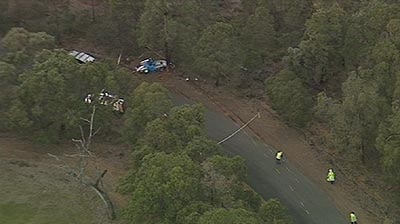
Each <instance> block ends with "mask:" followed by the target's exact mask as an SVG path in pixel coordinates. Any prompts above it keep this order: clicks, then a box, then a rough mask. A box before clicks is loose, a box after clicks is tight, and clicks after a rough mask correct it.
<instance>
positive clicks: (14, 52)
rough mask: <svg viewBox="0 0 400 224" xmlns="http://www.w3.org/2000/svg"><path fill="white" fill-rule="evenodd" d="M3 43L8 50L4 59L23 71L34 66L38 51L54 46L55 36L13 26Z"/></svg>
mask: <svg viewBox="0 0 400 224" xmlns="http://www.w3.org/2000/svg"><path fill="white" fill-rule="evenodd" d="M1 44H2V45H3V46H4V48H5V49H6V50H7V51H6V52H7V54H6V55H5V56H4V61H6V62H8V63H10V64H13V65H14V66H15V67H16V68H17V69H18V70H19V71H23V70H24V69H27V68H29V67H30V66H32V64H33V59H34V56H35V54H36V53H38V52H39V51H41V50H42V49H52V48H54V37H53V36H50V35H48V34H46V33H44V32H38V33H30V32H28V31H27V30H25V29H24V28H12V29H11V30H10V31H9V32H8V33H7V34H6V35H5V36H4V37H3V38H2V39H1Z"/></svg>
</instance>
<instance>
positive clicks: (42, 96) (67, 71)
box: [4, 50, 134, 143]
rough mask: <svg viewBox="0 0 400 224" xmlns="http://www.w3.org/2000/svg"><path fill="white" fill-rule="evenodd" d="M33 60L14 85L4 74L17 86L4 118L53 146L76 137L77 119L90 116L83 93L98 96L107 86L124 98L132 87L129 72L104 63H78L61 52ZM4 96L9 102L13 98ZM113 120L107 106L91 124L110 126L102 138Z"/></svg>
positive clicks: (100, 108) (99, 111)
mask: <svg viewBox="0 0 400 224" xmlns="http://www.w3.org/2000/svg"><path fill="white" fill-rule="evenodd" d="M33 61H34V65H33V68H32V69H31V70H27V71H26V72H24V73H22V74H21V75H20V76H19V79H18V82H17V81H16V77H13V76H15V75H13V74H11V77H10V74H9V75H8V76H9V77H10V83H11V84H13V85H18V93H17V97H16V98H17V99H15V100H13V102H12V103H11V104H10V108H9V110H8V112H7V115H6V119H7V120H8V121H7V124H8V125H7V126H8V127H9V128H10V129H12V130H15V131H19V132H22V133H32V132H33V133H35V134H34V136H33V137H34V138H35V139H36V140H37V141H40V142H45V143H46V142H57V141H58V140H60V139H64V138H71V137H72V136H76V134H77V132H78V131H79V129H78V126H79V124H80V121H79V118H80V117H86V116H87V115H88V114H89V113H90V109H89V107H87V106H85V105H84V102H83V98H84V97H85V96H86V94H87V93H96V94H97V93H98V92H99V91H100V90H101V89H102V88H104V87H106V88H110V89H109V91H110V92H112V93H114V94H117V93H121V94H122V95H124V94H125V93H127V92H128V90H127V89H128V88H132V87H133V86H132V85H134V84H133V83H132V82H131V81H130V80H131V78H130V74H129V73H128V72H126V71H124V70H120V69H115V67H114V66H112V65H110V64H107V63H94V64H85V65H79V64H78V63H77V62H76V61H75V59H74V58H73V57H71V56H69V55H68V54H67V52H65V51H62V50H55V51H48V50H44V51H42V52H40V53H39V54H38V55H37V57H36V58H35V59H34V60H33ZM7 67H8V68H9V69H7V70H9V71H8V73H10V72H11V73H12V70H13V69H12V66H7ZM7 67H4V69H6V68H7ZM14 74H15V73H14ZM117 76H118V77H117ZM104 80H105V84H104ZM109 80H114V81H112V82H111V81H109ZM110 83H113V84H110ZM120 83H123V84H120ZM9 89H10V88H8V90H9ZM113 90H115V91H113ZM117 90H119V91H117ZM8 98H9V99H13V98H14V96H13V95H11V96H9V97H8ZM112 118H114V115H113V113H112V109H111V108H109V107H99V108H98V109H97V113H96V121H95V122H96V123H99V125H100V124H101V125H104V126H107V127H109V128H110V129H109V130H108V133H107V135H105V134H106V133H103V134H104V136H111V135H112V134H111V133H115V132H114V130H112V127H113V125H112V120H113V119H112ZM117 130H118V129H117Z"/></svg>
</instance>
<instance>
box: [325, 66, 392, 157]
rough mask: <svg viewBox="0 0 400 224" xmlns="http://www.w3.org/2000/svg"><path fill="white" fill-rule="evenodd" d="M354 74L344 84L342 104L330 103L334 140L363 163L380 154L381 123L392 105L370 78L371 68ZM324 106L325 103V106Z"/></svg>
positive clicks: (338, 145)
mask: <svg viewBox="0 0 400 224" xmlns="http://www.w3.org/2000/svg"><path fill="white" fill-rule="evenodd" d="M358 73H359V74H355V73H353V74H351V75H350V77H349V78H348V80H347V81H346V82H345V83H343V86H342V89H343V99H342V103H337V104H335V105H330V108H331V110H332V112H331V113H332V114H333V117H332V119H330V125H331V127H332V141H333V143H334V145H335V146H336V147H337V148H339V149H342V150H343V151H344V152H346V153H348V155H353V156H352V157H350V158H353V160H355V159H358V158H360V159H361V160H362V161H363V162H365V161H366V159H367V158H370V157H371V156H373V155H374V154H376V152H375V150H374V145H375V139H376V137H377V130H378V126H379V124H380V122H382V120H383V119H384V118H385V116H386V115H387V114H388V104H387V103H386V102H385V100H384V98H382V97H381V96H379V95H378V93H377V87H376V85H374V84H373V83H371V82H368V81H367V80H368V79H367V78H363V77H368V76H370V71H368V70H362V71H359V72H358ZM321 108H323V106H322V105H321Z"/></svg>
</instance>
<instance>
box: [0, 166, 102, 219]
mask: <svg viewBox="0 0 400 224" xmlns="http://www.w3.org/2000/svg"><path fill="white" fill-rule="evenodd" d="M43 168H44V167H41V168H39V167H38V168H37V167H18V166H17V165H9V164H7V163H2V161H1V159H0V170H5V172H2V173H0V224H19V223H21V224H97V223H104V222H102V221H99V219H98V215H99V213H98V209H96V208H97V207H99V208H102V207H100V206H102V204H101V203H102V202H101V201H99V200H98V199H97V198H96V197H95V196H96V195H94V194H92V193H91V192H90V191H82V188H81V187H79V185H77V184H73V183H74V182H73V181H71V182H68V181H67V182H66V181H65V180H64V178H59V177H63V175H65V174H64V173H62V172H57V170H54V169H53V170H52V169H51V168H49V169H43ZM88 192H89V193H88Z"/></svg>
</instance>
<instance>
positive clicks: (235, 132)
mask: <svg viewBox="0 0 400 224" xmlns="http://www.w3.org/2000/svg"><path fill="white" fill-rule="evenodd" d="M257 117H258V118H260V117H261V115H260V112H258V113H257V114H256V115H254V117H253V118H251V119H250V120H249V121H248V122H247V123H246V124H244V125H243V126H242V127H240V128H239V129H238V130H236V131H234V132H233V133H232V134H230V135H228V136H227V137H225V138H224V139H222V140H221V141H219V142H218V145H221V144H222V143H224V142H226V141H227V140H229V139H230V138H232V137H233V136H234V135H236V134H237V133H238V132H239V131H241V130H242V129H243V128H245V127H247V126H248V125H249V124H250V123H251V122H252V121H253V120H254V119H256V118H257Z"/></svg>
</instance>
